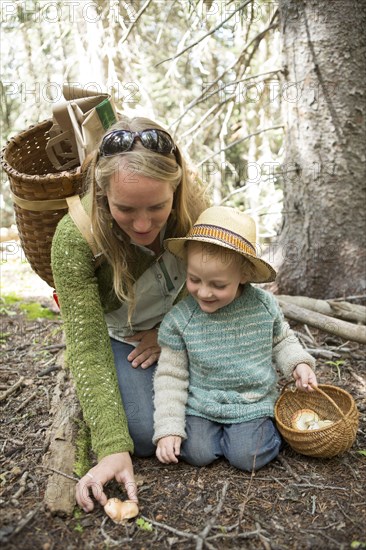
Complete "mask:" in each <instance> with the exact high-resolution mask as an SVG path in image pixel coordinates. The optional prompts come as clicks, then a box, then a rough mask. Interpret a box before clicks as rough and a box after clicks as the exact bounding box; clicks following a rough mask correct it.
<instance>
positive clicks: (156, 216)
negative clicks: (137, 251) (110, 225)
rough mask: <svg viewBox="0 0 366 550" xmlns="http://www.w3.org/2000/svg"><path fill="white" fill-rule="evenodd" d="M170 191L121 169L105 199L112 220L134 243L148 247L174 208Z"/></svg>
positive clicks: (162, 185)
mask: <svg viewBox="0 0 366 550" xmlns="http://www.w3.org/2000/svg"><path fill="white" fill-rule="evenodd" d="M173 196H174V193H173V189H172V187H171V185H170V184H169V183H168V182H166V181H160V180H154V179H151V178H148V177H145V176H142V175H140V174H136V173H134V172H132V171H131V170H127V169H124V168H121V169H120V170H119V171H118V172H116V173H115V174H114V175H113V176H112V178H111V181H110V185H109V189H108V191H107V199H108V204H109V208H110V211H111V214H112V217H113V219H114V220H115V221H116V223H117V224H118V226H119V227H120V228H121V229H122V230H123V231H124V232H125V233H126V234H127V235H128V236H129V237H130V239H131V241H133V242H134V243H135V244H139V245H142V246H147V247H148V246H149V245H151V244H153V243H154V241H155V239H157V237H158V235H159V233H160V230H161V229H162V227H163V226H164V225H165V223H166V221H167V219H168V217H169V215H170V212H171V210H172V205H173Z"/></svg>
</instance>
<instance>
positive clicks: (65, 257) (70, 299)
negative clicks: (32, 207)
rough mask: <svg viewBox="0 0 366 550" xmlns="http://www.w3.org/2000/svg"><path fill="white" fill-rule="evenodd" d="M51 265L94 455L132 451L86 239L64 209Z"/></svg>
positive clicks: (69, 354) (77, 388) (56, 233)
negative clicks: (64, 214)
mask: <svg viewBox="0 0 366 550" xmlns="http://www.w3.org/2000/svg"><path fill="white" fill-rule="evenodd" d="M51 259H52V270H53V276H54V281H55V286H56V291H57V294H58V298H59V302H60V308H61V315H62V319H63V322H64V330H65V334H66V350H67V364H68V366H69V367H70V370H71V372H72V375H73V378H74V381H75V385H76V391H77V395H78V398H79V400H80V404H81V407H82V410H83V415H84V419H85V421H86V423H87V424H88V426H89V428H90V431H91V437H92V446H93V449H94V451H95V452H96V453H97V456H98V460H100V459H101V458H103V457H104V456H107V455H109V454H112V453H117V452H125V451H130V452H132V451H133V442H132V439H131V437H130V435H129V432H128V426H127V419H126V415H125V412H124V409H123V406H122V400H121V396H120V392H119V388H118V382H117V376H116V372H115V366H114V358H113V352H112V348H111V344H110V339H109V335H108V330H107V326H106V322H105V319H104V313H103V305H102V303H101V299H100V295H99V291H98V281H97V277H96V275H95V269H94V261H93V256H92V253H91V250H90V249H89V246H88V244H87V243H86V241H85V240H84V239H83V237H82V236H81V234H80V233H79V231H78V229H77V228H76V226H75V225H74V223H73V222H72V221H71V219H70V217H69V216H68V215H66V216H65V217H64V218H63V219H62V220H61V222H60V223H59V224H58V226H57V228H56V232H55V235H54V238H53V242H52V253H51Z"/></svg>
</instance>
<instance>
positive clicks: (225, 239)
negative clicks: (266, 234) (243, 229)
mask: <svg viewBox="0 0 366 550" xmlns="http://www.w3.org/2000/svg"><path fill="white" fill-rule="evenodd" d="M186 238H187V239H192V240H194V239H195V238H197V239H199V238H204V239H207V238H210V239H213V240H215V241H220V242H222V243H224V244H226V245H229V246H230V247H232V248H233V249H234V250H236V251H237V252H240V253H246V254H250V255H253V254H254V255H256V251H255V248H254V246H253V245H252V244H251V243H250V242H249V241H247V240H246V239H244V238H243V237H241V236H240V235H238V234H237V233H234V232H232V231H229V230H228V229H223V228H222V227H218V226H215V225H211V224H210V225H204V224H201V225H194V226H193V227H192V229H191V231H190V232H189V233H188V235H187V237H186ZM217 244H219V243H217Z"/></svg>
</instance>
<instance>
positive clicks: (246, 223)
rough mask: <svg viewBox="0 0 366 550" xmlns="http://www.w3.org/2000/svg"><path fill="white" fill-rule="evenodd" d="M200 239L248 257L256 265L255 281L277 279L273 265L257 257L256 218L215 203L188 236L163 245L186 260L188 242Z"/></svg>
mask: <svg viewBox="0 0 366 550" xmlns="http://www.w3.org/2000/svg"><path fill="white" fill-rule="evenodd" d="M187 241H195V242H196V241H198V242H205V243H211V244H216V245H218V246H222V247H224V248H229V249H230V250H234V251H235V252H238V253H239V254H242V256H245V257H246V258H247V259H248V260H249V261H250V262H251V263H252V264H253V265H254V267H255V276H254V277H253V279H252V282H253V283H268V282H270V281H274V280H275V278H276V272H275V270H274V269H273V267H272V266H270V265H269V264H267V262H265V261H264V260H261V259H260V258H258V257H257V253H256V245H257V238H256V226H255V221H254V220H253V218H251V217H250V216H248V215H247V214H244V213H243V212H239V211H238V210H235V209H234V208H230V207H228V206H212V207H211V208H207V210H205V211H204V212H202V214H201V215H200V216H199V218H198V220H197V221H196V223H195V224H194V226H193V227H192V229H191V230H190V231H189V233H188V234H187V236H186V237H178V238H174V239H166V240H165V241H164V246H165V248H167V249H168V250H170V252H172V253H173V254H174V255H175V256H178V258H181V259H185V247H184V245H185V243H186V242H187Z"/></svg>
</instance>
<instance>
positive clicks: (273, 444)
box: [180, 415, 281, 472]
mask: <svg viewBox="0 0 366 550" xmlns="http://www.w3.org/2000/svg"><path fill="white" fill-rule="evenodd" d="M186 431H187V439H186V440H184V441H183V442H182V446H181V454H180V456H181V458H182V459H183V460H185V461H186V462H188V463H189V464H193V465H194V466H206V465H207V464H210V463H211V462H213V461H214V460H216V459H217V458H220V457H225V458H226V459H227V460H228V461H229V462H230V464H231V465H232V466H235V467H236V468H239V470H246V471H248V472H251V471H252V470H258V469H259V468H262V467H263V466H265V465H266V464H268V462H270V461H271V460H273V459H274V458H275V457H276V456H277V455H278V453H279V450H280V446H281V436H280V434H279V433H278V431H277V429H276V427H275V425H274V423H273V421H272V420H271V418H269V417H265V418H256V419H255V420H251V421H250V422H242V423H239V424H218V423H217V422H212V421H211V420H207V419H205V418H201V417H199V416H191V415H187V416H186Z"/></svg>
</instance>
